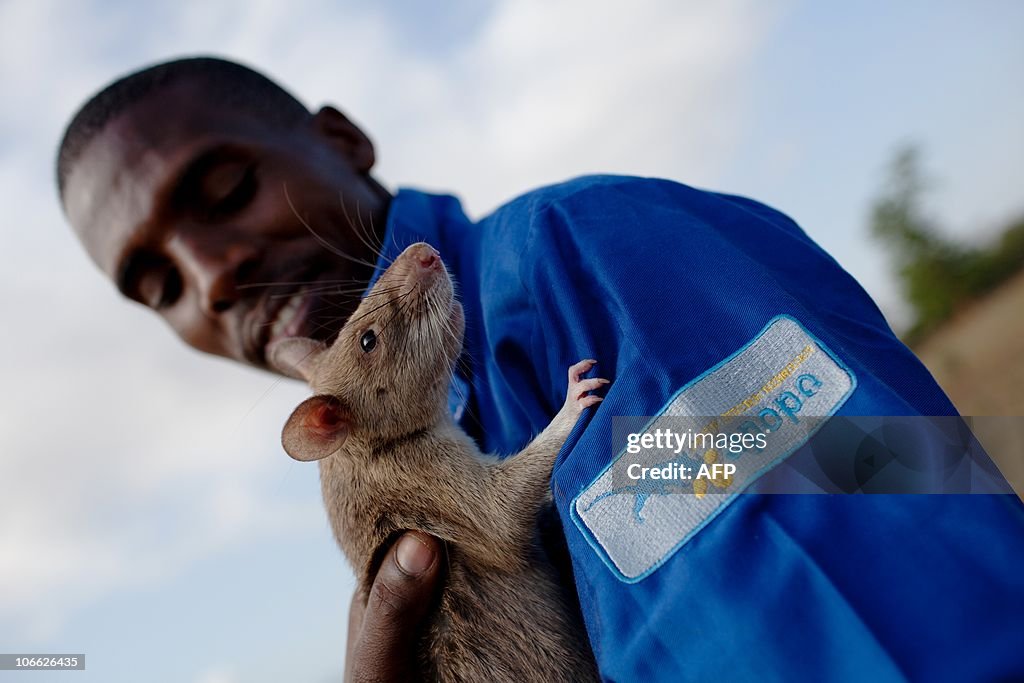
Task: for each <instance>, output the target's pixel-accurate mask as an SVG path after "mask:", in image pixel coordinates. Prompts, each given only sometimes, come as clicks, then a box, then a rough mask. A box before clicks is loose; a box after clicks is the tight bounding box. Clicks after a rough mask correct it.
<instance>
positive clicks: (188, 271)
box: [169, 234, 259, 316]
mask: <svg viewBox="0 0 1024 683" xmlns="http://www.w3.org/2000/svg"><path fill="white" fill-rule="evenodd" d="M169 248H170V250H171V252H172V253H173V255H174V257H175V260H176V261H177V262H178V264H179V267H180V268H181V269H182V270H183V271H184V275H185V278H186V279H188V280H191V281H192V283H193V285H194V287H195V288H196V292H197V295H198V302H199V306H200V308H201V309H202V311H203V313H204V314H206V315H207V316H216V315H218V314H220V313H223V312H224V311H227V310H228V309H230V308H231V307H232V306H234V305H235V304H236V303H238V301H239V299H241V295H240V292H239V289H238V286H239V285H240V284H243V283H244V282H245V281H246V279H247V278H248V277H249V276H250V275H251V273H252V272H253V271H254V270H255V268H256V266H257V264H258V262H259V251H258V250H257V248H256V247H255V246H254V245H253V244H252V243H250V242H246V241H245V240H241V239H234V240H224V239H218V238H216V237H215V236H203V235H192V236H189V235H180V234H179V235H178V236H176V237H175V238H174V239H173V240H172V242H171V243H170V244H169Z"/></svg>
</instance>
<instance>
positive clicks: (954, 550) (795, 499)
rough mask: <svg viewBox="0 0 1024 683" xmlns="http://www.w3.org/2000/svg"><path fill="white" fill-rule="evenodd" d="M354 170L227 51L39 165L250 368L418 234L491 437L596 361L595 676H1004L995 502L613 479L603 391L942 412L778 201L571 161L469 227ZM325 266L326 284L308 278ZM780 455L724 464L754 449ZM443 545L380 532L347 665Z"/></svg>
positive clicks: (358, 148)
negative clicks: (646, 490)
mask: <svg viewBox="0 0 1024 683" xmlns="http://www.w3.org/2000/svg"><path fill="white" fill-rule="evenodd" d="M373 164H374V152H373V147H372V145H371V143H370V142H369V140H368V139H367V137H366V136H365V135H364V134H363V133H362V132H361V131H360V130H359V129H358V128H357V127H356V126H355V125H353V124H352V123H351V122H350V121H349V120H348V119H347V118H346V117H345V116H344V115H342V114H341V113H340V112H339V111H338V110H336V109H334V108H332V107H324V108H322V109H320V110H319V111H317V112H316V113H315V114H311V113H310V112H308V111H307V110H306V109H305V107H303V106H302V105H301V104H299V103H298V102H297V101H296V100H294V98H292V97H291V96H290V95H288V94H287V93H286V92H284V91H283V90H281V89H280V88H279V87H278V86H276V85H275V84H273V83H271V82H270V81H268V80H266V79H265V78H263V77H262V76H260V75H258V74H256V73H254V72H252V71H250V70H248V69H246V68H244V67H240V66H238V65H235V64H231V63H228V62H223V61H220V60H211V59H192V60H181V61H176V62H171V63H167V64H164V65H158V66H156V67H152V68H150V69H147V70H143V71H141V72H138V73H137V74H134V75H131V76H128V77H126V78H125V79H122V80H120V81H118V82H116V83H114V84H112V85H111V86H109V87H108V88H106V89H105V90H104V91H103V92H101V93H100V94H99V95H97V96H96V97H95V98H93V100H91V101H90V102H89V103H87V104H86V105H85V106H84V107H83V109H82V110H81V111H80V112H79V113H78V115H77V116H76V117H75V119H74V120H73V121H72V123H71V124H70V125H69V127H68V130H67V131H66V135H65V139H64V141H63V143H62V145H61V152H60V156H59V159H58V183H59V186H60V189H61V198H62V202H63V205H64V208H65V211H66V214H67V216H68V219H69V221H70V222H71V224H72V225H73V226H74V228H75V230H76V232H77V234H78V235H79V238H80V239H81V240H82V242H83V244H84V245H85V247H86V249H87V250H88V252H89V254H90V255H91V256H92V258H93V259H94V260H95V261H96V263H97V264H98V265H99V266H100V267H101V268H102V269H103V271H104V272H105V273H107V275H108V276H109V277H110V278H111V279H112V280H113V281H114V282H115V283H116V284H117V286H118V288H119V289H120V290H121V292H122V293H123V294H124V295H125V296H128V297H129V298H132V299H134V300H136V301H139V302H141V303H143V304H145V305H147V306H149V307H151V308H153V309H154V310H155V311H156V312H157V313H158V314H159V315H161V316H162V317H163V318H164V319H165V320H166V321H167V322H168V323H169V324H170V325H171V327H172V328H173V329H174V330H175V331H176V332H177V333H178V334H179V335H180V336H181V337H182V338H183V339H184V340H185V341H186V342H187V343H189V344H191V345H192V346H194V347H196V348H199V349H202V350H204V351H208V352H210V353H215V354H219V355H222V356H226V357H229V358H233V359H235V360H239V361H241V362H244V363H248V364H251V365H255V366H258V367H265V368H266V367H268V358H267V353H266V349H267V347H268V346H269V345H270V344H272V343H273V342H274V341H275V340H278V339H281V338H284V337H290V336H310V337H314V338H319V339H324V340H329V339H330V338H331V336H332V335H333V334H334V333H336V332H337V330H338V329H339V328H340V326H341V324H342V322H343V321H344V318H345V316H346V315H348V313H350V312H351V310H353V308H354V306H355V303H356V302H355V298H354V296H353V294H352V292H355V293H356V295H357V294H358V292H360V291H361V290H362V289H363V287H364V286H365V284H366V283H367V282H369V281H370V280H371V279H372V278H373V277H374V273H375V270H376V263H377V258H376V254H375V253H374V252H375V247H376V246H381V247H382V248H383V249H384V250H385V254H384V256H385V258H387V257H390V256H393V254H394V252H395V250H396V249H397V248H398V247H400V246H404V245H406V244H408V243H411V242H414V241H418V240H420V239H425V240H426V241H428V242H430V243H431V244H433V245H434V246H435V247H437V248H438V249H439V250H440V252H441V254H442V256H443V257H444V258H445V261H446V263H447V264H448V266H449V267H450V268H451V270H452V271H453V274H454V276H455V278H456V280H458V281H459V283H460V292H461V296H462V299H463V305H464V308H465V311H466V321H467V325H466V328H467V332H466V341H465V350H466V363H465V364H464V368H463V370H462V371H461V372H460V373H459V375H458V376H457V377H456V378H455V384H456V391H454V392H453V405H452V408H453V411H454V413H455V414H456V415H457V416H459V419H460V420H461V424H462V425H463V427H464V428H466V429H467V431H469V432H470V433H471V434H472V435H473V436H474V437H475V438H476V439H477V440H478V441H479V442H480V443H481V445H482V446H483V447H484V448H485V449H488V450H494V451H497V452H502V453H510V452H514V451H515V450H516V449H517V448H518V447H520V446H522V445H523V444H524V443H525V442H526V441H527V440H528V439H529V437H530V436H531V434H533V433H536V432H538V431H540V429H541V428H542V427H543V426H544V425H545V424H546V422H547V421H548V420H549V419H550V417H551V416H552V415H553V414H554V412H555V411H556V410H557V408H558V406H559V404H560V396H561V395H563V394H564V390H565V387H564V369H565V367H567V366H568V365H569V364H570V362H571V361H574V360H577V359H579V358H585V357H593V358H597V359H598V360H599V363H600V365H601V374H602V376H604V377H609V378H611V379H613V380H614V382H613V384H612V388H611V390H610V391H609V392H608V394H607V396H606V398H605V401H604V403H603V404H602V407H601V408H600V409H599V410H597V411H596V412H594V413H593V415H592V416H590V417H591V419H590V421H589V422H587V421H586V419H584V420H583V421H581V423H580V425H578V426H577V429H576V430H575V432H574V433H573V435H572V436H571V437H570V439H569V441H568V442H567V444H566V447H565V448H564V449H563V452H562V454H561V455H560V457H559V460H558V462H557V463H556V466H555V471H554V474H553V477H552V489H553V493H554V500H555V505H556V507H557V510H558V514H559V520H560V522H561V529H562V531H563V532H564V534H565V542H566V544H567V548H568V552H569V555H570V556H571V559H572V569H573V575H574V581H575V586H576V589H577V592H578V594H579V596H580V604H581V608H582V611H583V614H584V618H585V620H586V624H587V628H588V632H589V634H590V637H591V641H592V645H593V648H594V652H595V656H596V658H597V661H598V664H599V666H600V667H601V672H602V674H603V675H604V676H605V677H607V678H609V679H614V680H679V679H681V678H686V679H703V678H708V677H710V676H713V675H714V676H719V677H724V678H725V679H728V680H755V679H756V680H761V679H764V678H769V679H772V678H778V679H779V680H789V679H794V678H814V679H834V680H856V679H861V678H864V677H867V676H870V677H871V678H872V679H874V680H905V679H907V678H910V679H927V680H931V679H940V678H971V679H974V680H994V679H1011V678H1014V677H1020V676H1021V675H1024V674H1022V672H1021V670H1020V667H1019V663H1018V662H1019V658H1017V657H1016V654H1015V652H1017V651H1019V648H1021V647H1022V646H1024V632H1022V630H1021V629H1019V628H1015V627H1014V624H1015V623H1016V621H1015V619H1017V618H1019V614H1020V612H1021V608H1022V607H1024V596H1022V591H1021V590H1020V586H1019V583H1015V581H1016V578H1015V577H1016V575H1017V572H1016V569H1015V567H1018V566H1021V562H1024V544H1022V542H1021V538H1022V537H1024V536H1022V534H1021V531H1022V530H1024V513H1022V510H1021V506H1020V504H1019V502H1018V501H1016V499H1014V498H1012V497H1008V496H963V497H960V496H785V495H776V496H769V495H759V494H755V493H750V494H745V495H726V494H728V493H731V492H732V491H733V490H738V489H741V488H742V487H745V486H747V485H750V486H752V487H753V488H752V490H753V491H758V490H760V489H758V488H757V487H758V486H760V485H761V483H760V482H759V476H760V473H761V470H759V471H758V472H756V473H754V474H751V475H750V476H749V477H748V478H747V479H746V480H744V481H743V482H731V481H730V480H722V479H712V480H710V481H711V483H710V484H709V483H708V481H707V480H706V481H705V482H704V484H703V486H704V488H703V489H700V490H698V488H697V484H696V483H695V484H693V488H692V490H691V491H690V494H689V495H664V496H661V495H647V494H644V495H640V494H636V495H627V494H621V493H620V492H618V490H617V489H614V487H613V481H612V476H613V475H612V471H611V470H609V469H608V467H609V465H610V464H611V462H612V461H613V459H614V456H615V455H616V454H615V453H614V452H613V451H612V450H611V448H609V444H610V443H611V439H612V416H616V415H619V416H630V415H632V416H639V415H647V416H663V417H664V416H669V415H683V416H687V415H689V416H694V415H697V416H699V415H704V416H709V417H713V416H721V415H725V414H739V415H750V416H752V417H758V418H759V419H761V420H762V421H763V423H764V425H765V426H764V427H763V428H759V427H755V428H754V429H755V431H758V433H765V434H768V433H771V432H778V433H783V432H784V429H783V428H784V426H785V428H787V429H788V424H789V423H790V422H791V423H793V424H796V423H797V422H798V421H799V418H798V416H797V414H798V413H800V416H830V415H955V411H954V409H953V407H952V406H951V405H950V404H949V402H948V400H947V399H946V398H945V396H944V395H943V394H942V392H941V390H940V389H939V388H938V387H937V386H936V385H935V384H934V382H933V381H932V379H931V377H930V376H929V375H928V373H927V372H926V371H925V370H924V368H923V367H922V366H921V365H920V363H918V361H917V360H916V359H915V358H914V357H913V355H912V354H911V353H910V352H909V351H908V350H907V349H906V348H905V347H904V346H903V345H902V344H900V343H899V342H898V341H897V340H896V339H895V338H894V336H893V335H892V333H891V331H890V330H889V329H888V327H887V326H886V324H885V323H884V321H883V319H882V317H881V315H880V314H879V312H878V311H877V309H876V308H875V307H874V305H873V304H872V303H871V301H870V300H869V299H868V297H867V296H866V294H865V293H864V292H863V290H862V289H861V288H860V287H859V286H858V285H857V284H856V283H855V282H854V281H853V280H852V279H851V278H850V277H849V276H848V275H847V274H846V273H845V272H843V271H842V270H841V269H840V268H839V267H838V265H837V264H836V263H835V262H834V261H833V260H832V259H830V258H829V257H828V256H827V255H826V254H824V253H823V252H822V251H821V250H820V248H818V247H817V245H815V244H814V243H813V242H812V241H811V240H810V239H809V238H808V237H807V236H806V235H805V234H804V233H803V232H802V231H801V230H800V229H799V227H797V226H796V225H795V224H793V223H792V221H790V220H789V219H788V218H786V217H785V216H783V215H782V214H779V213H778V212H776V211H774V210H772V209H770V208H768V207H765V206H763V205H761V204H758V203H756V202H753V201H750V200H747V199H743V198H738V197H731V196H725V195H718V194H713V193H708V192H701V191H697V190H694V189H692V188H688V187H685V186H682V185H678V184H676V183H671V182H668V181H660V180H641V179H635V178H617V177H593V178H581V179H577V180H575V181H571V182H568V183H564V184H561V185H557V186H554V187H549V188H543V189H541V190H537V191H535V192H531V193H529V194H526V195H524V196H523V197H520V198H518V199H516V200H514V201H513V202H510V203H509V204H507V205H505V206H503V207H501V208H500V209H499V210H498V211H496V212H495V213H494V214H493V215H491V216H489V217H488V218H486V219H484V220H483V221H480V222H479V223H478V224H473V223H472V222H471V221H469V220H468V219H467V218H466V217H465V216H464V214H463V213H462V211H461V208H460V207H459V205H458V202H457V201H456V200H455V199H453V198H451V197H437V196H431V195H426V194H423V193H418V192H414V191H408V190H403V191H401V192H399V193H398V194H397V195H395V196H391V195H390V194H389V193H388V192H387V191H386V190H385V189H384V188H383V187H382V186H381V185H380V184H379V183H378V182H377V181H376V180H375V179H374V178H373V177H372V176H371V175H370V172H371V170H372V168H373ZM338 283H342V284H343V285H344V286H343V289H348V290H350V291H348V292H346V293H345V294H342V295H340V296H333V295H330V294H325V293H324V292H325V291H329V288H327V287H326V285H330V284H338ZM282 294H283V295H290V296H280V295H282ZM271 369H272V368H271ZM800 411H803V412H802V413H801V412H800ZM786 417H788V418H789V422H786ZM776 419H777V420H778V422H777V423H772V422H771V421H772V420H776ZM804 424H806V421H805V422H804ZM810 436H811V434H810V433H808V434H805V435H804V436H803V437H801V438H802V440H798V442H795V446H794V447H798V446H800V445H802V444H803V443H804V442H806V441H807V439H809V438H810ZM786 455H787V454H786V453H784V452H783V451H782V450H778V452H774V451H771V448H769V449H767V451H766V452H764V453H759V454H756V455H753V454H752V455H751V456H750V457H749V458H748V461H751V462H753V461H756V462H761V461H757V460H756V458H765V460H764V467H763V469H770V468H771V467H772V466H773V465H775V464H776V463H777V462H778V461H780V460H782V459H783V458H785V457H786ZM702 457H703V458H704V460H705V461H706V462H707V464H709V465H713V464H714V463H715V462H716V461H717V460H716V459H718V458H720V457H725V456H720V455H719V454H718V453H717V452H712V451H711V450H709V451H708V452H706V453H704V454H703V456H702ZM772 458H775V459H774V460H772ZM734 484H735V488H734V489H730V488H729V487H730V486H733V485H734ZM740 484H742V487H741V486H740ZM709 487H710V488H711V490H712V492H714V489H715V488H718V489H721V490H722V492H723V495H715V496H710V495H704V494H705V493H707V492H708V489H709ZM440 552H441V549H440V548H439V546H438V544H437V542H436V541H435V540H433V539H431V538H429V537H427V536H425V535H423V534H419V533H408V534H406V536H405V537H403V538H402V539H401V540H400V541H399V542H398V543H397V544H395V545H394V546H393V547H392V548H391V549H390V550H389V552H388V554H387V556H386V558H385V561H384V563H383V565H382V568H381V570H380V573H379V574H378V576H377V579H376V582H375V584H374V587H373V590H372V591H371V596H370V600H369V602H368V604H367V605H365V606H363V605H361V604H354V605H353V608H352V611H351V618H350V619H351V622H350V623H351V628H350V634H351V635H350V641H349V654H348V659H347V663H348V666H349V674H350V676H352V677H357V678H370V679H379V680H404V679H407V678H408V677H410V676H412V675H413V674H414V672H413V671H412V669H411V668H410V667H411V666H412V664H411V661H412V660H411V657H409V653H410V652H411V651H412V644H413V643H414V641H415V638H416V636H417V634H418V625H419V624H420V623H421V622H422V620H423V618H424V617H425V615H426V614H427V612H428V611H429V604H430V600H429V598H430V596H431V594H432V593H431V591H432V589H433V588H434V585H435V583H436V581H437V579H438V576H439V574H438V571H439V566H440V565H441V562H440V560H439V557H440ZM964 648H968V650H969V651H968V652H964ZM954 651H959V653H960V654H959V657H958V658H956V659H953V660H950V659H946V658H947V657H948V656H949V654H950V653H952V652H954Z"/></svg>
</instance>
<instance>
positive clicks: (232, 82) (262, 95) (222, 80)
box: [57, 56, 309, 200]
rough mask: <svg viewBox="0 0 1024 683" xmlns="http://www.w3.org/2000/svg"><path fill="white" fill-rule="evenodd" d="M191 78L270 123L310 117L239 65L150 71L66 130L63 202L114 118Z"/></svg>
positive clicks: (96, 102)
mask: <svg viewBox="0 0 1024 683" xmlns="http://www.w3.org/2000/svg"><path fill="white" fill-rule="evenodd" d="M186 79H188V80H194V81H197V82H199V83H202V85H203V87H204V88H205V89H208V90H209V93H210V97H211V98H212V101H213V102H215V103H216V104H218V105H224V106H230V107H233V108H236V109H243V110H245V111H247V112H249V113H251V114H254V115H256V116H258V117H260V119H262V120H264V121H266V122H267V123H270V124H274V125H294V124H296V123H298V122H300V121H303V120H304V119H305V118H306V117H308V116H309V110H308V109H307V108H306V106H305V105H304V104H302V102H300V101H299V100H298V99H297V98H296V97H295V96H294V95H292V94H291V93H289V92H288V91H287V90H285V89H284V88H282V87H281V86H280V85H278V84H277V83H275V82H274V81H272V80H270V79H269V78H267V77H266V76H264V75H263V74H261V73H259V72H258V71H255V70H254V69H251V68H249V67H247V66H243V65H242V64H239V63H237V62H233V61H229V60H226V59H221V58H219V57H210V56H199V57H184V58H181V59H175V60H172V61H168V62H161V63H159V64H153V65H151V66H147V67H144V68H142V69H139V70H138V71H135V72H133V73H130V74H128V75H126V76H123V77H121V78H119V79H117V80H116V81H114V82H113V83H111V84H110V85H108V86H107V87H105V88H103V89H102V90H100V91H99V92H98V93H96V94H95V95H93V96H92V98H90V99H89V100H88V101H87V102H86V103H85V104H84V105H82V108H81V109H79V110H78V113H76V114H75V115H74V117H72V119H71V122H70V123H69V124H68V126H67V128H65V129H64V136H63V138H62V139H61V143H60V147H59V149H58V151H57V190H58V192H59V193H60V197H61V200H63V198H64V185H65V183H66V182H67V177H68V173H69V172H70V171H71V167H72V165H74V163H75V161H77V160H78V157H79V156H80V155H81V154H82V151H83V150H84V149H85V146H86V145H87V144H89V142H90V141H91V140H92V139H93V137H95V136H96V134H97V133H99V132H100V131H102V130H103V128H104V127H105V126H106V125H107V123H109V122H110V120H111V119H113V118H114V117H115V116H117V115H118V114H120V113H122V112H123V111H124V110H125V109H127V108H128V107H129V106H131V105H132V104H134V103H136V102H138V101H139V100H140V99H142V98H143V97H145V96H147V95H149V94H150V93H152V92H154V91H157V90H159V89H161V88H165V87H167V86H169V85H171V84H173V83H177V82H179V81H182V80H186Z"/></svg>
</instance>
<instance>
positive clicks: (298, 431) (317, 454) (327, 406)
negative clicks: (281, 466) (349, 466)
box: [281, 394, 351, 462]
mask: <svg viewBox="0 0 1024 683" xmlns="http://www.w3.org/2000/svg"><path fill="white" fill-rule="evenodd" d="M350 428H351V413H350V412H349V410H348V407H347V406H346V405H345V404H344V403H343V402H342V401H341V400H340V399H337V398H335V397H334V396H329V395H327V394H324V395H321V396H313V397H312V398H307V399H306V400H305V401H303V402H302V403H300V404H299V407H298V408H296V409H295V410H294V411H293V412H292V416H291V417H289V418H288V422H286V423H285V425H284V431H283V432H281V445H283V446H284V450H285V451H287V453H288V455H290V456H292V457H293V458H295V459H296V460H302V461H303V462H308V461H310V460H321V459H323V458H326V457H327V456H328V455H330V454H331V453H333V452H335V451H336V450H338V449H339V448H341V445H342V444H343V443H345V439H346V438H348V432H349V429H350Z"/></svg>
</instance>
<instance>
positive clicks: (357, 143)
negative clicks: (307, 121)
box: [313, 105, 376, 173]
mask: <svg viewBox="0 0 1024 683" xmlns="http://www.w3.org/2000/svg"><path fill="white" fill-rule="evenodd" d="M313 126H314V128H315V129H316V130H317V132H319V133H320V134H321V135H324V136H326V137H327V139H329V140H330V141H331V143H332V144H333V145H334V147H335V149H337V150H338V151H340V152H341V153H342V154H344V155H345V158H347V159H348V160H349V161H351V162H352V166H353V168H355V170H356V171H358V172H359V173H369V172H370V169H371V168H373V164H374V162H375V161H376V157H375V156H374V152H373V143H372V142H370V138H368V137H366V134H365V133H363V131H361V130H359V127H358V126H356V124H354V123H352V122H351V121H349V120H348V117H347V116H345V115H344V114H342V113H341V112H340V111H338V110H337V109H335V108H334V107H332V106H330V105H325V106H323V107H321V108H320V111H318V112H317V113H316V114H314V115H313Z"/></svg>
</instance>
